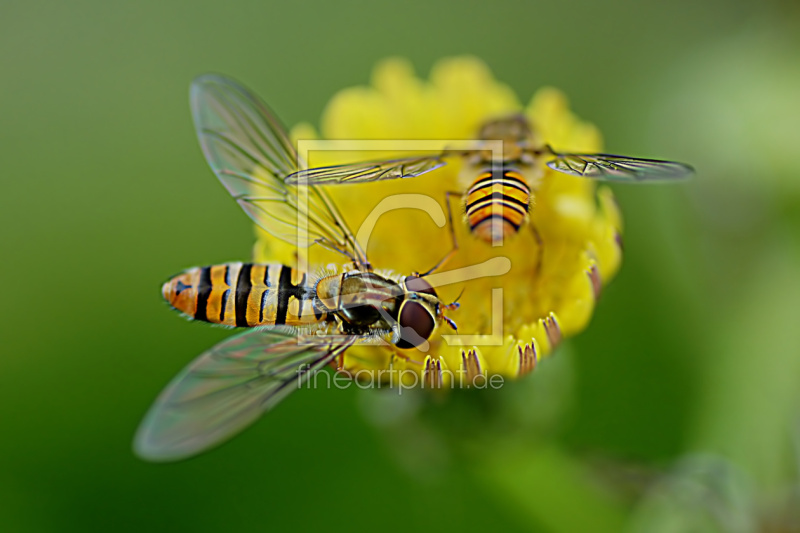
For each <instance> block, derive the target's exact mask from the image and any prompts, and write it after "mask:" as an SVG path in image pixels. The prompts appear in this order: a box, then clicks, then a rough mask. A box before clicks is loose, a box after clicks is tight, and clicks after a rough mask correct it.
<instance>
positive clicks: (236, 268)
mask: <svg viewBox="0 0 800 533" xmlns="http://www.w3.org/2000/svg"><path fill="white" fill-rule="evenodd" d="M162 294H163V295H164V298H165V299H166V300H167V301H168V302H169V303H170V305H171V306H172V307H174V308H175V309H178V310H179V311H182V312H184V313H186V314H187V315H189V316H191V317H194V318H195V319H196V320H203V321H206V322H212V323H214V324H224V325H226V326H239V327H253V326H265V325H281V324H286V325H290V326H302V325H307V324H313V323H316V322H320V321H322V320H325V319H326V317H327V315H326V313H324V312H322V311H320V310H317V309H316V308H315V307H314V305H313V300H314V287H313V286H311V287H309V286H308V285H307V278H306V275H305V274H304V273H302V272H299V271H297V270H295V269H293V268H291V267H288V266H284V265H278V264H267V265H255V264H250V263H224V264H221V265H213V266H207V267H195V268H190V269H189V270H186V271H184V272H183V273H181V274H178V275H177V276H175V277H173V278H172V279H171V280H169V281H168V282H166V283H165V284H164V286H163V287H162Z"/></svg>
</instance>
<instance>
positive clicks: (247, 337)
mask: <svg viewBox="0 0 800 533" xmlns="http://www.w3.org/2000/svg"><path fill="white" fill-rule="evenodd" d="M356 339H357V337H355V336H349V337H345V338H343V339H340V340H339V341H338V342H326V343H320V342H319V337H317V336H299V337H298V336H297V335H296V334H295V333H293V332H292V331H287V330H282V329H277V330H276V329H270V330H250V331H247V332H245V333H242V334H240V335H236V336H235V337H232V338H230V339H228V340H225V341H223V342H221V343H220V344H218V345H216V346H215V347H213V348H212V349H211V350H209V351H207V352H205V353H204V354H202V355H200V357H198V358H197V359H195V361H194V362H192V363H191V364H190V365H189V366H187V367H186V368H185V369H183V370H182V371H181V372H180V373H179V374H178V375H177V376H176V377H175V378H174V379H173V380H172V381H171V382H170V384H169V385H168V386H167V387H166V388H165V389H164V391H163V392H162V393H161V394H160V395H159V397H158V398H157V399H156V401H155V403H154V404H153V406H152V407H151V408H150V411H149V412H148V413H147V415H146V416H145V418H144V420H143V421H142V423H141V425H140V426H139V429H138V431H137V433H136V437H135V440H134V450H135V452H136V454H137V455H138V456H139V457H141V458H142V459H145V460H148V461H174V460H179V459H185V458H188V457H191V456H193V455H196V454H198V453H200V452H203V451H205V450H207V449H209V448H211V447H214V446H216V445H218V444H220V443H222V442H224V441H225V440H227V439H229V438H230V437H232V436H233V435H235V434H236V433H238V432H239V431H241V430H243V429H244V428H245V427H247V426H249V425H250V424H252V423H253V422H254V421H255V420H256V419H257V418H258V417H259V416H261V415H262V414H263V413H264V412H266V411H268V410H270V409H271V408H273V407H274V406H275V405H276V404H277V403H278V402H280V401H281V400H282V399H283V398H285V397H286V396H287V395H288V394H290V393H291V392H293V391H294V390H296V389H297V388H299V387H300V386H301V385H302V384H303V383H304V382H305V381H306V380H307V379H308V378H309V377H310V376H311V375H313V374H314V373H315V372H317V371H319V370H321V369H322V368H323V367H324V366H325V365H326V364H328V363H329V362H330V361H332V360H333V359H334V358H335V357H337V356H338V355H340V354H341V353H342V352H343V351H344V350H346V349H347V348H348V347H349V346H351V345H352V344H353V343H354V342H355V341H356ZM311 341H314V342H311Z"/></svg>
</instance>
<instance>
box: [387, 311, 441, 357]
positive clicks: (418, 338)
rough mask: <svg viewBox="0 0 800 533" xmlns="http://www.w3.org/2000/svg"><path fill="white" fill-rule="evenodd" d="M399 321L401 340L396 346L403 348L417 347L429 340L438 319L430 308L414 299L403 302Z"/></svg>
mask: <svg viewBox="0 0 800 533" xmlns="http://www.w3.org/2000/svg"><path fill="white" fill-rule="evenodd" d="M397 322H398V324H399V326H400V340H399V341H398V342H397V344H396V346H397V347H398V348H400V349H402V350H407V349H409V348H416V347H417V346H419V345H420V344H422V343H424V342H425V341H427V340H428V337H430V336H431V334H432V333H433V329H434V328H435V327H436V321H435V320H434V318H433V315H431V313H430V311H428V308H426V307H425V306H424V305H422V304H421V303H419V302H415V301H414V300H406V301H405V302H403V305H402V306H400V315H399V316H398V319H397Z"/></svg>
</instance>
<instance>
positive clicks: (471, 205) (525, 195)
mask: <svg viewBox="0 0 800 533" xmlns="http://www.w3.org/2000/svg"><path fill="white" fill-rule="evenodd" d="M466 196H467V198H466V211H467V222H468V223H469V229H470V231H472V233H473V235H475V236H476V237H478V238H480V239H482V240H484V241H486V242H489V243H491V242H493V241H496V240H500V239H501V238H507V237H510V236H512V235H514V234H516V233H517V232H518V231H519V228H520V227H522V224H523V222H525V219H526V218H527V217H528V206H529V204H530V196H531V190H530V188H529V187H528V184H527V183H525V179H524V178H523V177H522V175H521V174H520V173H519V172H517V171H515V170H511V169H502V170H499V171H497V172H495V173H494V174H493V173H492V172H490V171H488V170H487V171H485V172H482V173H481V175H480V176H478V177H477V179H476V180H475V181H474V182H473V183H472V186H471V187H470V188H469V191H467V195H466Z"/></svg>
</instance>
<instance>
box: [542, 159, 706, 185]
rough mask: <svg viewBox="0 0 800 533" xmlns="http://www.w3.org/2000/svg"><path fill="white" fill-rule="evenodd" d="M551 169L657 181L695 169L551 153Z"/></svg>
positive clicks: (658, 162) (665, 163) (684, 175)
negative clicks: (553, 157) (552, 156)
mask: <svg viewBox="0 0 800 533" xmlns="http://www.w3.org/2000/svg"><path fill="white" fill-rule="evenodd" d="M553 155H554V156H555V159H553V160H552V161H548V162H547V166H548V167H550V168H552V169H553V170H557V171H559V172H563V173H565V174H571V175H573V176H581V177H584V178H591V179H597V180H604V181H627V182H637V181H659V180H675V179H683V178H688V177H689V176H691V175H692V174H693V173H694V169H693V168H692V167H690V166H689V165H686V164H684V163H677V162H675V161H662V160H660V159H638V158H635V157H625V156H621V155H612V154H557V153H554V154H553Z"/></svg>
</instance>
